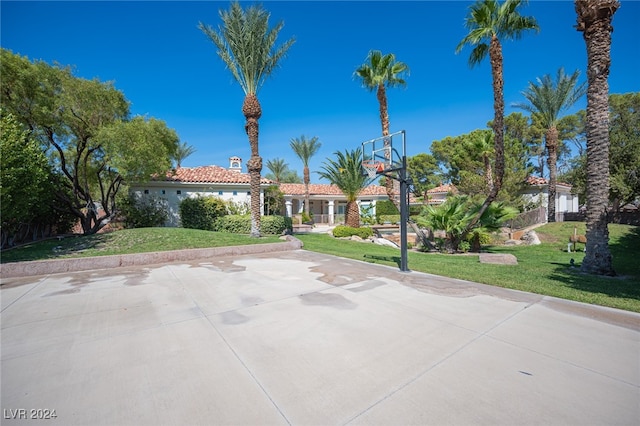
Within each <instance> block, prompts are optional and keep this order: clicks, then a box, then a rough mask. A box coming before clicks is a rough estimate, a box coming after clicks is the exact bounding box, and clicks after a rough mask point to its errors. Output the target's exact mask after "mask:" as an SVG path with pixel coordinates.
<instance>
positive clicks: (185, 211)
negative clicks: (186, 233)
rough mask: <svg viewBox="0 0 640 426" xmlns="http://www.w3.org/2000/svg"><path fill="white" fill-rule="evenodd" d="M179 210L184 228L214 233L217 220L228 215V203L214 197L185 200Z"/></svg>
mask: <svg viewBox="0 0 640 426" xmlns="http://www.w3.org/2000/svg"><path fill="white" fill-rule="evenodd" d="M179 209H180V220H181V222H182V227H183V228H192V229H204V230H206V231H213V230H214V223H215V221H216V219H218V218H219V217H222V216H224V215H225V214H226V213H227V205H226V203H225V202H224V201H223V200H222V199H220V198H217V197H213V196H208V197H196V198H185V199H184V200H182V202H180V207H179Z"/></svg>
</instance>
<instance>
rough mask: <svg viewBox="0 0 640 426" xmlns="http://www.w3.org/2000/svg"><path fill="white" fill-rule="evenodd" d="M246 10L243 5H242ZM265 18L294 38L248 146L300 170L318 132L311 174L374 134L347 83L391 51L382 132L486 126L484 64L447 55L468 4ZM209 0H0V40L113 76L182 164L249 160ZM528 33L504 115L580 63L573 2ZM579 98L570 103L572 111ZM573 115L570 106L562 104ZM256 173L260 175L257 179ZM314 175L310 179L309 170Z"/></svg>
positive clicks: (417, 144) (88, 72) (621, 65)
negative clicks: (160, 124) (376, 54)
mask: <svg viewBox="0 0 640 426" xmlns="http://www.w3.org/2000/svg"><path fill="white" fill-rule="evenodd" d="M243 4H248V3H243ZM262 4H263V6H264V7H265V9H267V10H268V11H269V12H270V13H271V22H272V25H273V24H275V22H277V21H284V23H285V26H284V29H283V30H282V31H281V33H280V36H279V43H282V42H284V41H285V40H287V39H289V38H290V37H295V38H296V40H297V41H296V43H295V44H294V45H293V46H292V48H291V49H290V50H289V55H288V56H287V58H285V60H284V61H283V62H282V66H281V68H280V69H278V70H277V71H276V72H275V73H274V75H273V76H272V78H271V79H269V80H268V81H267V82H266V84H265V85H264V86H263V88H262V89H261V90H260V92H259V94H258V97H259V100H260V102H261V105H262V110H263V115H262V118H261V119H260V141H259V144H260V154H261V156H262V158H263V160H264V161H265V162H266V160H269V159H274V158H276V157H279V158H283V159H285V161H286V162H287V163H288V164H289V167H290V168H291V169H293V170H296V171H297V172H298V174H299V175H302V165H301V164H300V161H299V159H298V158H297V157H296V156H295V154H293V152H292V151H291V149H290V148H289V141H290V140H291V138H294V137H299V136H301V135H305V136H307V137H312V136H317V137H318V138H319V140H320V141H321V143H322V148H321V149H320V151H319V152H318V154H316V156H315V157H313V159H312V161H311V164H310V166H311V170H312V171H314V170H318V169H319V167H320V165H321V164H322V162H323V161H324V160H325V159H326V158H327V157H331V156H332V154H333V152H335V151H337V150H340V151H342V150H345V149H353V148H356V147H358V146H360V144H361V142H362V141H364V140H368V139H372V138H374V137H377V136H379V135H380V132H381V129H380V122H379V116H378V102H377V99H376V96H375V93H372V92H369V91H367V90H365V89H363V88H362V87H361V85H360V83H359V81H358V80H356V79H354V78H353V72H354V70H355V69H356V68H357V67H358V66H359V65H360V64H362V63H363V62H364V61H365V59H366V56H367V53H368V52H369V50H371V49H377V50H381V51H382V52H383V53H394V54H395V55H396V58H397V59H398V60H400V61H402V62H405V63H406V64H408V65H409V67H410V74H409V76H408V78H407V83H408V84H407V87H406V88H404V89H390V90H389V91H388V98H389V114H390V121H391V131H392V132H395V131H399V130H405V131H406V132H407V133H406V134H407V155H408V156H411V155H415V154H418V153H420V152H429V147H430V144H431V142H432V141H434V140H439V139H442V138H444V137H446V136H456V135H460V134H463V133H467V132H470V131H471V130H474V129H479V128H486V123H487V121H489V120H491V119H492V118H493V94H492V86H491V74H490V67H489V63H488V60H487V61H485V62H484V63H483V64H481V65H480V66H477V67H475V68H473V69H471V68H469V67H468V65H467V60H468V56H469V52H470V49H469V48H465V49H464V50H463V51H462V52H461V53H460V54H458V55H456V54H455V48H456V46H457V44H458V42H459V41H460V40H461V39H462V38H463V37H464V35H465V34H466V30H465V28H464V26H463V22H464V18H465V16H466V14H467V10H468V7H469V5H470V4H471V2H467V1H406V2H404V1H395V2H383V1H352V2H342V1H321V2H315V1H284V2H283V1H263V2H262ZM228 7H229V2H226V1H225V2H219V1H193V2H189V1H182V2H173V1H160V2H153V1H139V2H129V1H111V2H97V1H89V2H86V1H71V2H59V1H48V2H34V1H5V0H2V2H1V3H0V8H1V10H0V12H1V33H0V44H1V45H2V47H3V48H6V49H10V50H12V51H13V52H14V53H19V54H21V55H23V56H27V57H29V58H30V59H32V60H33V59H40V60H44V61H47V62H49V63H53V62H54V61H57V62H58V63H60V64H63V65H73V66H74V67H75V73H76V75H77V76H80V77H84V78H94V77H97V78H99V79H100V80H102V81H113V82H114V84H115V87H116V88H118V89H119V90H122V91H123V92H124V94H125V96H126V97H127V99H128V100H129V101H130V102H131V112H132V113H133V114H136V115H137V114H140V115H146V116H149V117H155V118H158V119H162V120H164V121H165V122H166V123H167V125H168V126H169V127H171V128H173V129H175V130H176V132H177V133H178V135H179V136H180V139H181V141H185V142H187V143H189V144H190V145H193V146H194V147H195V148H196V149H197V152H196V153H195V154H193V155H192V156H191V157H189V158H188V159H186V160H185V161H184V162H183V166H189V167H192V166H201V165H210V164H216V165H220V166H225V167H226V166H227V165H228V158H229V157H230V156H233V155H238V156H240V157H241V158H242V159H243V161H244V162H245V163H246V160H248V159H249V156H250V151H249V143H248V140H247V136H246V134H245V133H244V117H243V115H242V112H241V107H242V101H243V99H244V93H243V92H242V90H241V89H240V86H239V85H238V84H237V83H236V82H235V81H234V80H233V78H232V76H231V74H230V73H229V71H228V70H227V69H225V67H224V64H223V63H222V61H221V60H220V58H219V57H218V56H217V55H216V51H215V46H214V45H213V43H211V41H210V40H209V39H208V38H207V37H206V36H205V35H204V34H203V33H202V32H201V31H200V30H199V29H198V28H197V25H198V23H199V22H200V21H202V22H204V23H205V24H209V25H212V26H214V27H217V26H218V25H219V23H220V20H219V17H218V11H219V10H220V9H226V8H228ZM521 13H522V14H525V15H531V16H534V17H535V18H536V19H537V20H538V23H539V25H540V32H539V33H537V34H536V33H534V32H531V33H528V34H525V36H524V37H523V38H522V39H521V40H518V41H508V42H505V43H504V45H503V54H504V73H505V103H506V113H507V114H508V113H510V112H512V111H514V109H513V108H512V107H511V104H512V103H514V102H522V101H523V98H522V96H521V91H522V90H524V89H525V88H526V87H527V84H528V82H529V81H534V80H535V79H536V78H537V77H541V76H543V75H545V74H552V75H555V73H556V71H557V70H558V68H559V67H564V68H565V70H566V71H567V72H568V73H572V72H573V71H575V70H576V69H578V70H580V71H581V81H584V80H585V79H586V75H585V69H586V48H585V43H584V40H583V38H582V34H581V33H579V32H577V31H576V30H575V28H574V25H575V22H576V15H575V11H574V7H573V2H571V1H535V0H534V1H530V2H529V4H528V5H527V6H525V7H524V8H522V10H521ZM638 17H640V2H637V1H624V0H623V1H622V7H621V8H620V9H619V10H618V12H617V13H616V15H615V17H614V21H613V24H614V32H613V36H612V37H613V42H612V53H611V54H612V65H611V74H610V77H609V84H610V92H611V93H627V92H632V91H633V92H635V91H639V90H640V78H639V77H638V70H639V69H640V47H639V44H638V43H639V40H640V26H639V25H638V22H637V21H638ZM585 106H586V100H585V99H582V100H581V102H580V103H579V104H578V105H577V106H576V108H574V110H577V109H580V108H584V107H585ZM572 112H573V110H572ZM267 172H268V170H267V169H266V167H265V168H264V169H263V174H265V173H267ZM312 180H313V181H314V182H321V181H320V180H319V178H318V176H317V175H315V174H313V173H312Z"/></svg>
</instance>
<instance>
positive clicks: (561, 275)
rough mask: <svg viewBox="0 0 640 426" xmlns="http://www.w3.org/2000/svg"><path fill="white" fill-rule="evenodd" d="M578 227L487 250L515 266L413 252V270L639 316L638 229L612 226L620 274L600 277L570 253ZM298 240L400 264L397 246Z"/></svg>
mask: <svg viewBox="0 0 640 426" xmlns="http://www.w3.org/2000/svg"><path fill="white" fill-rule="evenodd" d="M574 226H577V227H578V233H579V234H584V232H585V229H584V223H574V222H562V223H551V224H547V225H544V226H542V227H540V228H537V229H536V233H537V234H538V236H539V238H540V240H541V241H542V243H543V244H541V245H538V246H489V247H486V248H485V250H486V251H488V252H493V253H510V254H513V255H515V256H516V258H517V259H518V264H517V265H493V264H484V263H480V262H479V260H478V256H477V255H473V254H466V255H447V254H440V253H420V252H416V251H409V253H408V263H409V269H411V270H412V271H419V272H427V273H431V274H436V275H442V276H447V277H451V278H459V279H463V280H468V281H474V282H479V283H484V284H490V285H495V286H499V287H505V288H511V289H515V290H522V291H527V292H531V293H538V294H544V295H548V296H554V297H559V298H562V299H568V300H575V301H578V302H585V303H591V304H596V305H602V306H608V307H612V308H618V309H624V310H628V311H634V312H640V268H638V266H637V260H636V259H637V258H638V256H640V227H634V226H627V225H614V224H611V225H609V232H610V249H611V252H612V255H613V263H614V269H615V270H616V272H617V274H618V276H616V277H601V276H593V275H587V274H583V273H581V272H580V264H581V262H582V260H583V258H584V252H583V251H581V252H578V253H567V251H566V250H567V242H568V239H569V235H571V234H573V227H574ZM298 237H299V238H300V239H301V240H302V241H303V242H304V247H305V249H307V250H310V251H316V252H321V253H327V254H333V255H336V256H341V257H347V258H351V259H356V260H363V261H366V262H371V263H379V264H384V265H390V266H398V265H399V263H400V253H399V251H398V250H397V249H394V248H390V247H383V246H379V245H375V244H366V245H363V244H365V243H361V242H353V241H347V240H336V239H334V238H332V237H330V236H329V235H323V234H307V235H300V236H298ZM571 259H574V263H575V266H574V267H571V263H570V262H571Z"/></svg>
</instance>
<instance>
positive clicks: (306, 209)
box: [303, 166, 311, 217]
mask: <svg viewBox="0 0 640 426" xmlns="http://www.w3.org/2000/svg"><path fill="white" fill-rule="evenodd" d="M303 175H304V177H303V179H304V212H305V213H306V214H307V216H308V217H310V216H309V182H311V177H310V176H309V167H307V166H305V167H304V170H303Z"/></svg>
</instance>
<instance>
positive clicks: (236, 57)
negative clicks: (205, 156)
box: [199, 2, 295, 237]
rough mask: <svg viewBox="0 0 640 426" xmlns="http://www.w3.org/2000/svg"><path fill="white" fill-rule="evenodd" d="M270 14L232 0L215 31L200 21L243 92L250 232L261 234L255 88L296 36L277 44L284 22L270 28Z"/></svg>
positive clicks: (221, 12)
mask: <svg viewBox="0 0 640 426" xmlns="http://www.w3.org/2000/svg"><path fill="white" fill-rule="evenodd" d="M269 16H270V14H269V13H268V12H267V11H266V10H264V9H263V8H262V7H261V6H259V5H258V6H248V7H247V9H246V10H244V9H242V7H241V6H240V3H238V2H234V3H232V4H231V7H230V9H229V10H221V11H220V19H221V20H222V25H221V26H219V28H218V31H216V30H215V29H213V28H212V27H210V26H208V25H205V24H203V23H202V22H200V24H199V28H200V29H201V30H202V31H203V32H204V33H205V34H206V35H207V37H209V39H210V40H211V41H212V42H213V44H215V46H216V47H217V49H218V51H217V54H218V56H220V58H221V59H222V61H223V62H224V63H225V65H226V66H227V68H228V69H229V71H231V74H232V75H233V77H234V78H235V79H236V81H237V82H238V84H239V85H240V87H241V88H242V91H243V92H244V94H245V98H244V102H243V104H242V113H243V114H244V117H245V120H246V123H245V131H246V133H247V137H248V139H249V145H250V147H251V158H250V159H249V161H247V168H248V170H249V175H250V190H251V236H252V237H259V236H260V173H261V171H262V157H260V153H259V150H258V120H259V119H260V117H261V116H262V107H261V106H260V102H259V101H258V92H259V90H260V88H261V87H262V86H263V84H264V82H265V80H266V79H267V78H268V77H269V76H271V74H272V73H273V71H274V70H275V69H276V68H277V67H278V65H279V64H280V61H281V59H283V58H284V57H285V55H286V53H287V51H288V50H289V48H290V47H291V45H293V43H294V42H295V40H294V39H293V38H291V39H289V40H287V41H286V42H284V43H283V44H282V45H280V46H276V40H277V38H278V34H279V33H280V30H282V28H283V26H284V23H283V22H279V23H277V24H276V25H275V26H274V27H273V28H269Z"/></svg>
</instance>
